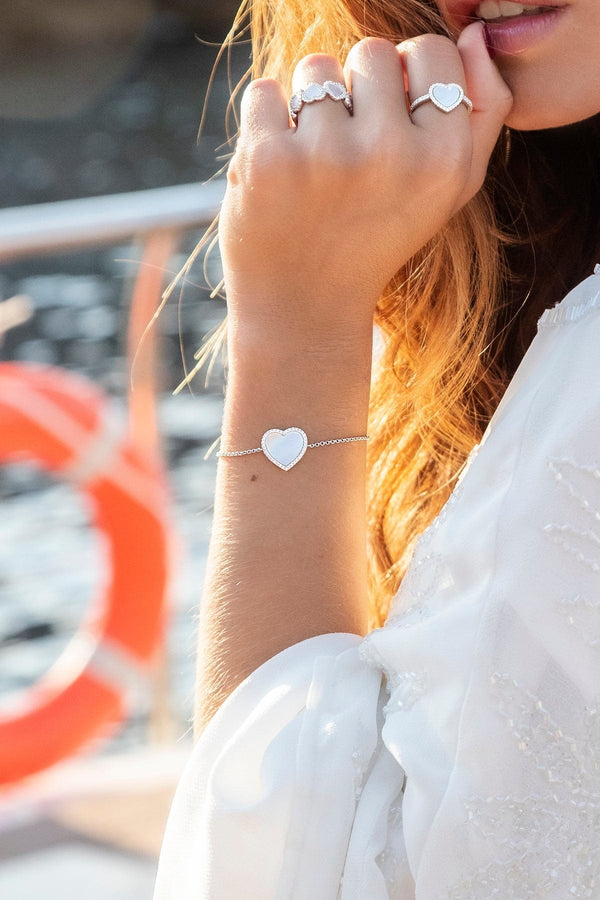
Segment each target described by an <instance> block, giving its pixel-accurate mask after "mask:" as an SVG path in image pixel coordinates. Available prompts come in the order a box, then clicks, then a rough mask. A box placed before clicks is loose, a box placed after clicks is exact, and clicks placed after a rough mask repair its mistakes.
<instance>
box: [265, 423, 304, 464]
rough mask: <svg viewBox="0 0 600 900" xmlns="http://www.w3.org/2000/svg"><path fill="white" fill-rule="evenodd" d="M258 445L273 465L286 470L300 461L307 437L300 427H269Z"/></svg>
mask: <svg viewBox="0 0 600 900" xmlns="http://www.w3.org/2000/svg"><path fill="white" fill-rule="evenodd" d="M260 446H261V448H262V451H263V453H264V454H265V456H266V457H267V459H269V460H270V461H271V462H272V463H274V465H276V466H279V468H280V469H283V471H284V472H287V471H288V470H289V469H291V468H292V467H293V466H295V465H296V463H297V462H300V460H301V459H302V457H303V456H304V454H305V453H306V448H307V447H308V438H307V436H306V432H304V431H302V429H301V428H296V427H295V426H294V427H293V428H285V429H283V430H282V429H281V428H269V430H268V431H265V433H264V434H263V436H262V438H261V440H260Z"/></svg>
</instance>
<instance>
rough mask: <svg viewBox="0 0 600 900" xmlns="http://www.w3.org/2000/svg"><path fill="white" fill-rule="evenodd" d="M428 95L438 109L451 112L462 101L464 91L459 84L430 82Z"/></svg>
mask: <svg viewBox="0 0 600 900" xmlns="http://www.w3.org/2000/svg"><path fill="white" fill-rule="evenodd" d="M429 96H430V97H431V100H432V102H433V103H435V105H436V106H437V108H438V109H441V110H443V111H444V112H452V110H453V109H456V107H457V106H460V104H461V103H462V100H463V97H464V96H465V92H464V91H463V89H462V88H461V86H460V84H441V83H439V82H438V83H437V84H432V85H431V87H430V88H429Z"/></svg>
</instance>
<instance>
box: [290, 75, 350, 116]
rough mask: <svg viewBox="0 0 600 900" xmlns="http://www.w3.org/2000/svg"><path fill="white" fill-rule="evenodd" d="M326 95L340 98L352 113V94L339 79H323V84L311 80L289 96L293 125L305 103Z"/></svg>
mask: <svg viewBox="0 0 600 900" xmlns="http://www.w3.org/2000/svg"><path fill="white" fill-rule="evenodd" d="M327 97H330V98H331V99H332V100H341V101H342V103H343V104H344V106H345V107H346V109H347V110H348V112H349V113H350V115H353V113H354V105H353V103H352V94H351V93H350V91H348V90H346V85H345V84H340V82H339V81H324V82H323V84H317V83H316V82H313V84H309V85H308V86H307V87H305V88H303V89H302V90H301V91H296V93H295V94H292V96H291V97H290V102H289V107H288V108H289V111H290V118H291V120H292V122H293V123H294V125H297V124H298V114H299V112H300V110H301V109H302V107H303V106H304V104H305V103H318V102H319V101H320V100H325V99H326V98H327Z"/></svg>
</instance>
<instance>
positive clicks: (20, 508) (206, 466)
mask: <svg viewBox="0 0 600 900" xmlns="http://www.w3.org/2000/svg"><path fill="white" fill-rule="evenodd" d="M236 5H237V4H236V0H214V2H213V0H127V2H125V3H124V2H123V0H102V3H96V2H93V0H11V3H10V4H8V5H7V8H6V9H4V10H3V24H2V29H0V120H1V122H0V124H1V135H2V137H1V139H0V504H1V507H0V785H1V786H0V896H1V897H2V898H3V900H24V898H27V900H29V898H40V897H52V898H54V897H56V898H61V900H71V898H75V897H77V898H79V897H80V896H81V895H82V892H83V891H85V897H86V900H97V898H98V900H99V898H101V897H102V898H107V897H110V898H111V900H120V898H128V900H150V898H151V896H152V885H153V881H154V875H155V869H156V859H157V855H158V850H159V847H160V841H161V837H162V832H163V829H164V824H165V818H166V813H167V811H168V807H169V803H170V799H171V796H172V793H173V789H174V786H175V784H176V781H177V778H178V776H179V774H180V772H181V769H182V767H183V765H184V763H185V761H186V759H187V757H188V756H189V752H190V750H191V746H192V741H191V730H190V728H191V716H192V712H193V686H194V665H195V660H194V642H195V627H196V626H195V618H196V615H197V604H198V599H199V596H200V592H201V586H202V579H203V574H204V565H205V559H206V552H207V542H208V537H209V530H210V521H211V505H212V492H213V484H214V473H215V457H214V455H212V456H210V457H209V458H208V459H206V460H205V459H204V457H205V454H206V451H207V450H208V448H209V447H210V446H211V445H212V443H213V442H214V440H215V438H216V437H217V436H218V433H219V427H220V416H221V408H222V398H223V377H222V370H221V369H220V367H219V365H217V366H216V367H215V369H214V372H213V375H212V377H211V380H210V382H209V383H208V385H205V383H204V381H205V379H204V375H201V376H200V377H198V378H197V379H195V380H194V382H193V384H192V386H191V389H188V388H185V389H184V390H182V391H180V392H179V393H174V391H175V388H176V387H177V385H178V384H179V383H180V382H181V381H182V379H183V378H184V375H185V371H186V370H187V369H190V368H192V367H193V366H194V353H195V351H196V350H197V348H198V347H199V346H200V344H201V342H202V339H203V337H204V336H205V335H206V334H207V333H210V332H211V331H212V330H214V329H215V328H216V327H217V326H218V324H219V322H220V321H222V319H223V316H224V304H223V301H222V300H221V299H220V298H219V297H218V296H211V286H209V285H217V284H218V282H219V280H220V272H219V261H218V256H217V254H216V253H212V254H210V255H209V256H208V257H205V254H204V252H201V253H200V254H198V257H197V259H196V260H195V261H194V263H193V264H192V265H191V266H190V268H189V269H188V270H187V272H186V274H185V277H184V278H183V279H181V281H180V282H179V284H178V286H177V288H176V289H175V291H174V292H173V294H172V296H171V297H170V300H169V302H168V303H167V305H166V306H165V308H164V309H163V310H162V312H161V314H160V316H159V317H158V319H157V321H156V323H155V324H154V326H153V327H152V329H151V330H150V331H149V332H148V333H146V335H145V337H144V333H145V329H146V326H147V324H148V322H149V321H150V320H151V318H152V315H153V311H154V310H155V309H156V307H157V304H158V303H159V301H160V296H161V293H162V291H164V289H165V288H166V287H167V285H168V284H169V282H170V281H171V279H172V278H173V277H174V275H175V274H176V273H177V272H178V271H180V269H181V268H182V266H183V265H184V263H185V262H186V260H187V259H188V258H189V256H190V253H191V252H192V251H193V249H194V247H195V246H196V245H197V243H198V241H199V239H200V237H201V236H202V234H203V233H204V230H205V228H206V225H207V224H208V223H209V222H210V221H211V219H212V218H213V216H214V214H215V212H216V210H217V208H218V203H219V198H220V196H221V194H222V179H221V177H220V176H219V175H218V174H217V173H218V172H219V170H220V169H221V167H222V166H223V164H224V162H225V161H226V159H227V153H228V152H229V149H228V146H227V144H226V131H225V109H226V105H227V102H228V98H229V94H230V87H231V85H232V84H235V83H236V82H237V81H238V80H239V78H240V77H241V76H242V74H243V72H244V71H245V70H246V68H247V66H248V64H249V49H248V46H247V45H244V44H239V45H238V46H236V47H235V48H234V50H233V52H232V54H231V56H230V58H229V60H227V59H225V60H223V61H222V62H221V63H220V64H219V65H218V66H217V68H216V70H215V72H214V77H213V78H212V86H211V90H210V93H209V96H208V100H207V89H208V85H209V82H210V80H211V73H212V72H213V67H214V65H215V61H216V58H217V54H218V48H219V44H220V42H221V41H222V40H223V38H224V36H225V35H226V33H227V31H228V29H229V27H230V25H231V22H232V20H233V16H234V13H235V7H236ZM203 112H204V122H203V127H202V131H201V133H200V136H199V135H198V128H199V124H200V121H201V118H202V115H203ZM134 357H135V365H133V370H132V362H133V359H134ZM149 579H150V581H148V580H149ZM115 582H116V584H115ZM148 584H149V586H148Z"/></svg>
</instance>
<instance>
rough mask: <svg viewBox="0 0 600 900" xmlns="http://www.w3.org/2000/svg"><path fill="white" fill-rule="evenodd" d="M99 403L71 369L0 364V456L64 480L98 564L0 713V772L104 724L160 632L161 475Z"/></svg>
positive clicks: (26, 768)
mask: <svg viewBox="0 0 600 900" xmlns="http://www.w3.org/2000/svg"><path fill="white" fill-rule="evenodd" d="M109 409H110V407H109V403H108V401H107V399H106V398H105V397H104V396H103V395H102V393H101V392H100V391H99V390H98V389H97V388H96V387H94V386H93V385H91V384H90V383H88V382H87V381H85V380H84V379H83V378H80V377H78V376H75V375H72V374H70V373H66V372H64V371H61V370H59V369H54V368H50V367H40V366H30V365H19V364H15V363H2V364H0V465H1V464H6V463H8V462H15V461H21V460H22V461H25V460H29V461H33V462H34V463H35V464H37V465H38V466H40V467H41V468H44V469H46V470H48V471H50V472H52V473H54V474H56V475H57V476H58V477H59V478H64V479H66V480H69V481H70V482H72V483H73V484H74V485H75V486H76V487H77V488H78V489H79V490H80V491H81V492H82V495H83V497H84V499H85V500H86V501H87V502H88V505H89V508H90V517H91V521H92V524H93V525H94V526H95V527H96V528H98V529H100V531H101V532H102V533H103V535H104V538H105V545H106V556H107V570H108V571H107V575H106V578H105V584H104V585H103V587H102V595H101V596H99V597H98V598H97V600H96V602H94V603H92V605H91V607H90V609H89V612H88V615H87V616H86V619H85V621H84V622H83V623H82V626H81V628H80V630H79V632H78V634H77V635H76V636H75V637H74V638H73V640H72V641H71V643H70V644H69V645H68V646H67V648H66V649H65V651H64V653H63V654H62V656H61V657H60V659H59V660H58V661H57V663H56V664H55V665H54V666H53V667H52V669H51V670H50V671H49V672H48V673H46V675H45V676H44V677H43V678H42V679H41V680H40V681H39V682H38V683H37V684H36V685H35V686H34V687H33V688H31V689H30V690H29V691H28V692H27V694H26V695H25V697H24V699H23V701H22V703H20V705H19V707H18V709H17V711H16V712H15V713H11V714H10V715H8V714H7V715H4V716H1V717H0V784H8V783H12V782H16V781H19V780H21V779H22V778H24V777H26V776H28V775H31V774H33V773H35V772H39V771H40V770H42V769H45V768H47V767H49V766H51V765H53V764H54V763H56V762H58V761H59V760H61V759H64V758H66V757H67V756H70V755H72V754H73V753H75V752H76V751H77V750H78V749H80V748H81V747H83V746H84V745H85V744H87V743H88V742H89V741H90V740H91V739H92V738H94V737H96V736H98V735H99V734H102V733H106V732H107V731H108V730H110V729H111V728H112V727H114V725H115V724H116V723H117V722H118V721H120V719H121V718H122V717H123V715H124V714H125V712H126V703H125V695H126V693H127V691H126V688H127V686H128V684H129V683H130V682H131V681H132V680H136V679H139V677H140V675H142V676H143V674H144V671H145V669H147V667H148V665H149V664H150V663H151V662H152V660H153V657H154V654H155V651H156V649H157V647H158V645H159V643H160V640H161V638H162V635H163V630H164V619H165V611H166V592H167V579H168V570H169V528H168V522H167V511H168V495H167V489H166V482H165V478H164V475H163V473H162V470H161V468H160V465H159V464H158V461H157V460H153V459H148V458H147V454H144V453H143V452H141V450H140V449H139V448H137V447H136V446H134V445H133V444H132V443H131V441H129V440H128V439H127V438H126V437H125V438H124V437H122V436H120V435H119V434H118V433H117V431H116V429H115V428H114V423H112V424H111V422H112V420H111V416H110V414H109ZM74 564H75V565H76V564H77V561H76V560H74Z"/></svg>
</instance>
